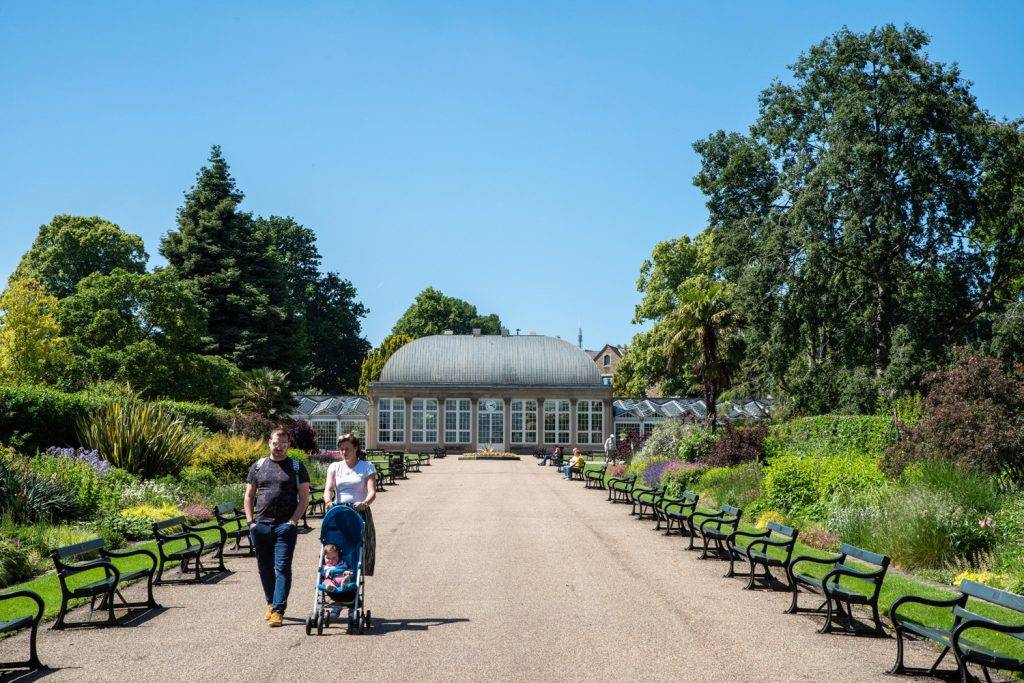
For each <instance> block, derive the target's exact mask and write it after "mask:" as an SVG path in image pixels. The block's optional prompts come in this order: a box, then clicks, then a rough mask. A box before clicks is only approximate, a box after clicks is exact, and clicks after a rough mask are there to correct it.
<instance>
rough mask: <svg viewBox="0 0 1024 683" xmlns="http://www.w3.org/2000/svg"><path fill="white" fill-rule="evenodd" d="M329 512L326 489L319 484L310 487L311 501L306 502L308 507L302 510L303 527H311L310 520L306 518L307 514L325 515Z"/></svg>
mask: <svg viewBox="0 0 1024 683" xmlns="http://www.w3.org/2000/svg"><path fill="white" fill-rule="evenodd" d="M326 513H327V506H326V504H325V503H324V489H323V488H321V487H319V486H310V487H309V502H308V503H306V509H305V510H303V511H302V526H303V528H306V529H309V528H311V527H310V526H309V521H308V520H307V519H306V517H307V516H313V515H317V516H319V517H323V516H324V514H326Z"/></svg>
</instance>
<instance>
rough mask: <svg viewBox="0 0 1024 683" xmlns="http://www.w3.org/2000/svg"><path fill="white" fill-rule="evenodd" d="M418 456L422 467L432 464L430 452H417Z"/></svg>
mask: <svg viewBox="0 0 1024 683" xmlns="http://www.w3.org/2000/svg"><path fill="white" fill-rule="evenodd" d="M416 456H417V457H418V458H419V459H420V467H422V466H424V465H430V453H426V452H423V453H417V454H416Z"/></svg>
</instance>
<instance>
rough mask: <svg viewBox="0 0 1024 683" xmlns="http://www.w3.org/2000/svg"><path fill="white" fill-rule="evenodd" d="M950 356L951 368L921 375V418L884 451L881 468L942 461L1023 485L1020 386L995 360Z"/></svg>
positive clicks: (1023, 397)
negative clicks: (941, 459)
mask: <svg viewBox="0 0 1024 683" xmlns="http://www.w3.org/2000/svg"><path fill="white" fill-rule="evenodd" d="M954 357H955V361H954V365H953V366H951V367H950V368H948V369H946V370H940V371H938V372H933V373H930V374H928V375H926V376H925V380H924V381H925V385H926V386H927V387H928V393H927V394H926V396H925V398H924V401H923V405H922V410H923V417H922V418H921V420H920V422H918V424H917V425H916V426H912V427H907V428H906V429H905V430H904V433H903V435H902V437H901V439H900V441H899V443H897V444H896V445H895V446H893V447H892V448H890V449H888V450H887V451H886V454H885V466H886V469H887V470H889V471H891V472H895V473H899V472H902V471H903V469H904V468H905V467H906V466H907V465H908V464H910V463H912V462H916V461H919V460H926V459H932V458H943V459H946V460H950V461H953V462H956V463H958V464H959V465H960V467H961V469H962V470H966V469H970V468H975V467H977V468H981V469H982V470H984V471H986V472H990V473H992V474H997V475H1003V476H1006V477H1007V478H1008V479H1009V480H1010V481H1013V482H1015V483H1017V484H1020V483H1022V482H1024V381H1022V379H1021V378H1020V377H1019V376H1018V375H1017V373H1016V372H1014V373H1011V372H1007V371H1006V369H1005V368H1004V367H1003V364H1002V363H1001V362H1000V361H999V360H998V359H996V358H992V357H988V356H979V355H975V354H971V353H968V352H966V351H963V350H956V351H954Z"/></svg>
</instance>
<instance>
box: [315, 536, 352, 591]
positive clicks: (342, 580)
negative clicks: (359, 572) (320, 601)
mask: <svg viewBox="0 0 1024 683" xmlns="http://www.w3.org/2000/svg"><path fill="white" fill-rule="evenodd" d="M355 587H356V584H355V581H353V580H352V570H351V569H349V568H348V565H347V564H345V562H344V561H342V559H341V551H340V550H338V546H336V545H334V544H333V543H328V544H326V545H324V566H322V567H320V585H319V586H318V588H320V590H322V591H327V592H328V593H344V592H345V591H349V590H352V589H353V588H355Z"/></svg>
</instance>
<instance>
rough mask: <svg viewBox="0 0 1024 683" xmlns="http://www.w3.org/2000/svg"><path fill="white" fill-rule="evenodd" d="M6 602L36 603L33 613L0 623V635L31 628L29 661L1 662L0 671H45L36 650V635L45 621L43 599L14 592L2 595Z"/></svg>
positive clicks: (28, 593)
mask: <svg viewBox="0 0 1024 683" xmlns="http://www.w3.org/2000/svg"><path fill="white" fill-rule="evenodd" d="M4 600H31V601H32V602H34V603H35V605H34V606H33V613H32V614H26V615H25V616H23V617H14V618H13V619H8V620H7V621H0V635H3V634H5V633H13V632H15V631H19V630H21V629H23V628H25V627H26V626H28V627H31V629H32V630H31V632H30V633H29V637H28V659H26V660H24V661H21V662H0V671H9V670H14V669H28V670H29V671H37V670H39V669H44V668H46V667H44V666H43V663H42V662H40V661H39V652H38V650H37V649H36V635H37V634H38V633H39V622H40V621H42V620H43V599H42V598H40V597H39V596H38V595H36V594H35V593H33V592H32V591H25V590H20V591H12V592H10V593H4V594H3V595H0V602H3V601H4Z"/></svg>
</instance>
